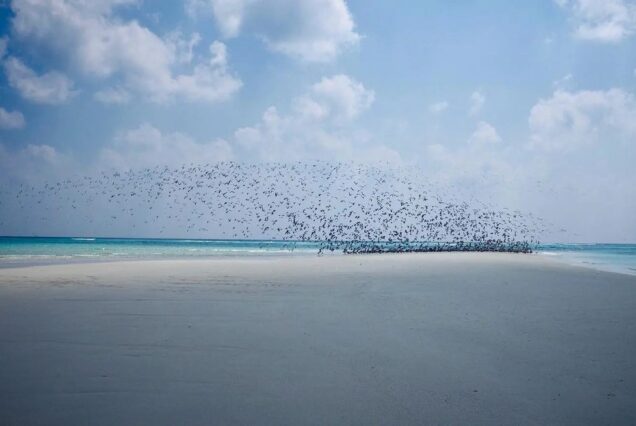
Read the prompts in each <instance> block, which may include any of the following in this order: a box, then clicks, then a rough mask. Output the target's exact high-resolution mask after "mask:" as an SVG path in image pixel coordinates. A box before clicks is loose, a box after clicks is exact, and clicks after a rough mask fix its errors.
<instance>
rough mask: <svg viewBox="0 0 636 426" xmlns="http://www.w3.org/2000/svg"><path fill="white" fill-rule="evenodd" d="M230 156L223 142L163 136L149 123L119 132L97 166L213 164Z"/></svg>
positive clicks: (174, 134)
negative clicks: (199, 141) (200, 141)
mask: <svg viewBox="0 0 636 426" xmlns="http://www.w3.org/2000/svg"><path fill="white" fill-rule="evenodd" d="M232 157H233V153H232V148H231V147H230V146H229V145H228V143H227V142H225V141H223V140H215V141H211V142H206V143H198V142H196V141H194V140H193V139H192V138H191V137H189V136H187V135H185V134H183V133H179V132H174V133H162V132H161V131H160V130H159V129H157V128H156V127H154V126H152V125H150V124H142V125H141V126H139V127H138V128H136V129H132V130H128V131H125V132H122V133H121V134H120V135H118V136H117V137H116V138H115V141H114V143H113V144H112V145H111V146H109V147H107V148H105V149H103V150H102V152H101V156H100V164H101V167H104V168H116V169H130V168H136V169H139V168H143V167H153V166H157V165H168V166H180V165H182V164H189V163H216V162H219V161H226V160H230V159H232Z"/></svg>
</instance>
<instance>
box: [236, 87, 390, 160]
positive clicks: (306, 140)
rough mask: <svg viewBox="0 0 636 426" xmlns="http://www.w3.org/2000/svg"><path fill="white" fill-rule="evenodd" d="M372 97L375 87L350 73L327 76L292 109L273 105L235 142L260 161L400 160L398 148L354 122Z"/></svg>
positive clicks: (241, 131) (238, 134) (246, 154)
mask: <svg viewBox="0 0 636 426" xmlns="http://www.w3.org/2000/svg"><path fill="white" fill-rule="evenodd" d="M373 100H374V94H373V91H371V90H369V89H367V88H365V87H364V86H363V85H362V84H361V83H359V82H357V81H355V80H354V79H352V78H350V77H348V76H346V75H336V76H333V77H328V78H323V79H322V80H321V81H319V82H318V83H316V84H314V85H312V86H311V87H310V90H309V92H308V93H307V94H305V95H303V96H300V97H298V98H296V99H295V100H294V101H293V102H292V109H291V111H290V112H289V113H288V114H282V113H280V112H279V110H278V109H277V108H276V107H274V106H271V107H269V108H268V109H267V110H266V111H265V113H264V114H263V116H262V118H261V120H260V122H259V123H257V124H255V125H253V126H249V127H243V128H240V129H238V130H237V131H236V132H234V135H233V137H232V138H231V143H232V145H233V146H235V147H236V148H237V149H238V150H239V151H240V152H241V157H242V158H251V159H256V160H265V161H273V160H275V161H284V160H305V159H331V160H333V159H338V160H348V159H356V160H359V161H367V162H376V161H392V162H396V163H397V162H400V161H401V160H400V156H399V154H398V153H397V152H395V151H394V150H392V149H391V148H389V147H386V146H383V145H374V144H372V143H370V142H369V141H368V139H367V137H366V136H365V135H364V134H362V133H361V132H356V131H355V129H354V126H353V121H354V120H355V118H356V117H357V116H358V115H360V114H361V113H362V112H363V111H364V110H366V109H367V108H369V107H370V106H371V104H372V103H373Z"/></svg>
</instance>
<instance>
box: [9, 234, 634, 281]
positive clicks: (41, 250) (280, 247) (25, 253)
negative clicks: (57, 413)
mask: <svg viewBox="0 0 636 426" xmlns="http://www.w3.org/2000/svg"><path fill="white" fill-rule="evenodd" d="M319 248H320V243H318V242H307V241H280V240H278V241H272V240H215V239H155V238H97V237H0V267H3V266H4V267H7V266H21V265H34V264H48V263H67V262H83V261H108V260H119V259H165V258H170V259H173V258H193V257H201V258H203V257H210V256H276V255H279V256H280V255H292V254H293V255H315V254H317V253H318V250H319ZM535 251H536V252H538V253H540V254H543V255H547V256H553V257H555V258H557V259H559V260H563V261H566V262H568V263H573V264H578V265H583V266H588V267H593V268H596V269H601V270H607V271H613V272H622V273H630V274H636V244H541V245H539V246H537V247H535Z"/></svg>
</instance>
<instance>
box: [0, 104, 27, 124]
mask: <svg viewBox="0 0 636 426" xmlns="http://www.w3.org/2000/svg"><path fill="white" fill-rule="evenodd" d="M25 123H26V122H25V120H24V115H22V113H21V112H20V111H7V110H6V109H4V108H2V107H0V129H21V128H23V127H24V125H25Z"/></svg>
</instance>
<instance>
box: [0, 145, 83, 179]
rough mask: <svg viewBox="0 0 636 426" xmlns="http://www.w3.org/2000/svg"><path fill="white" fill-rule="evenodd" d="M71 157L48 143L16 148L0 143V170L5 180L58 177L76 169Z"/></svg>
mask: <svg viewBox="0 0 636 426" xmlns="http://www.w3.org/2000/svg"><path fill="white" fill-rule="evenodd" d="M73 164H74V162H73V160H72V158H71V157H69V156H68V155H66V154H62V153H60V152H58V151H57V150H56V149H55V148H54V147H52V146H50V145H45V144H41V145H37V144H29V145H27V146H25V147H24V148H20V149H17V150H14V149H9V148H8V147H6V146H5V145H4V144H2V143H0V170H2V176H3V179H5V180H6V182H10V181H12V180H14V181H17V182H28V183H34V184H35V183H41V182H42V181H44V180H45V179H51V178H53V179H58V178H60V177H61V176H65V175H66V174H67V173H68V171H69V170H76V169H74V167H72V165H73Z"/></svg>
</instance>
